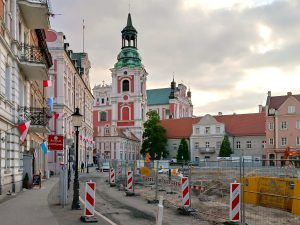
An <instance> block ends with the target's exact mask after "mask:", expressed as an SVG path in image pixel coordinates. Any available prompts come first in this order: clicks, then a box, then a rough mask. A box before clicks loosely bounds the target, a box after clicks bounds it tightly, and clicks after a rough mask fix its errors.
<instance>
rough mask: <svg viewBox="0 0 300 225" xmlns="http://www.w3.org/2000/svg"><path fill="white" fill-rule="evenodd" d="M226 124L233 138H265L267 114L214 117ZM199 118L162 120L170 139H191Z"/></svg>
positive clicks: (227, 130)
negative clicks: (194, 125)
mask: <svg viewBox="0 0 300 225" xmlns="http://www.w3.org/2000/svg"><path fill="white" fill-rule="evenodd" d="M214 118H215V119H216V120H217V121H218V122H220V123H224V124H225V131H226V132H227V133H229V134H230V135H232V136H236V137H240V136H264V135H265V113H252V114H235V115H222V116H214ZM200 119H201V117H198V118H182V119H169V120H162V121H161V125H162V126H163V127H164V128H165V129H166V133H167V137H168V138H174V139H178V138H189V137H190V136H191V135H192V129H193V124H196V123H198V122H199V121H200Z"/></svg>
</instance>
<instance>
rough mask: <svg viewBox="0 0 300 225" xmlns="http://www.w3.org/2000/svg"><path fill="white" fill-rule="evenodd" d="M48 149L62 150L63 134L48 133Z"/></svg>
mask: <svg viewBox="0 0 300 225" xmlns="http://www.w3.org/2000/svg"><path fill="white" fill-rule="evenodd" d="M48 149H49V150H63V149H64V136H63V135H52V134H50V135H48Z"/></svg>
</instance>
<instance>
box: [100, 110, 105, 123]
mask: <svg viewBox="0 0 300 225" xmlns="http://www.w3.org/2000/svg"><path fill="white" fill-rule="evenodd" d="M106 117H107V116H106V112H100V121H107V118H106Z"/></svg>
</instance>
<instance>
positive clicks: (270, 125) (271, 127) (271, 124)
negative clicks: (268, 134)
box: [269, 122, 274, 130]
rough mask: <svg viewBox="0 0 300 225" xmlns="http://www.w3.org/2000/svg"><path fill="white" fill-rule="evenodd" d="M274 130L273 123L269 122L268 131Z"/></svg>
mask: <svg viewBox="0 0 300 225" xmlns="http://www.w3.org/2000/svg"><path fill="white" fill-rule="evenodd" d="M273 129H274V122H269V130H273Z"/></svg>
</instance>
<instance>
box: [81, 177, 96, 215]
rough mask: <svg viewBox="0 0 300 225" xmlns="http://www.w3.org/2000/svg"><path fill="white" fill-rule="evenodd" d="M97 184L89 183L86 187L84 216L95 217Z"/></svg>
mask: <svg viewBox="0 0 300 225" xmlns="http://www.w3.org/2000/svg"><path fill="white" fill-rule="evenodd" d="M95 189H96V183H95V182H92V181H89V182H86V185H85V204H84V216H86V217H90V216H94V211H95Z"/></svg>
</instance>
